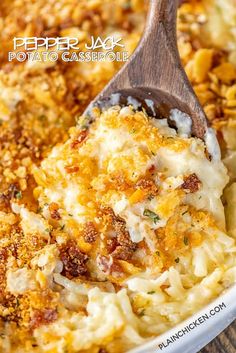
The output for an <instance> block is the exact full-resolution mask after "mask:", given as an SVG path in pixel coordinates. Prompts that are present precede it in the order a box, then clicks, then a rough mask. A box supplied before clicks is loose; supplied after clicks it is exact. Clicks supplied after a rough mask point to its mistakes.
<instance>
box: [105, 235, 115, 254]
mask: <svg viewBox="0 0 236 353" xmlns="http://www.w3.org/2000/svg"><path fill="white" fill-rule="evenodd" d="M117 246H118V242H117V239H116V238H112V239H107V242H106V248H107V251H108V254H110V253H112V252H113V251H114V250H115V249H116V247H117Z"/></svg>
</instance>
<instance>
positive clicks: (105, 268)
mask: <svg viewBox="0 0 236 353" xmlns="http://www.w3.org/2000/svg"><path fill="white" fill-rule="evenodd" d="M97 265H98V268H99V269H100V270H101V271H102V272H104V273H106V274H109V273H110V270H111V267H112V265H113V258H112V257H111V256H102V255H98V257H97Z"/></svg>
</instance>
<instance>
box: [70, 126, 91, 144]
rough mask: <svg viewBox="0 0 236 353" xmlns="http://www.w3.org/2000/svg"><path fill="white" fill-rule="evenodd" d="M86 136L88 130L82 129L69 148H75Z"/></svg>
mask: <svg viewBox="0 0 236 353" xmlns="http://www.w3.org/2000/svg"><path fill="white" fill-rule="evenodd" d="M87 137H88V130H82V131H81V132H80V134H79V135H78V136H77V139H76V140H74V141H73V142H72V143H71V148H77V147H78V146H79V145H80V144H81V143H82V142H83V141H84V140H85V139H86V138H87Z"/></svg>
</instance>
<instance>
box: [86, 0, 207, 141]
mask: <svg viewBox="0 0 236 353" xmlns="http://www.w3.org/2000/svg"><path fill="white" fill-rule="evenodd" d="M178 3H179V1H178V0H150V8H149V13H148V18H147V24H146V28H145V31H144V34H143V37H142V39H141V41H140V43H139V45H138V47H137V49H136V50H135V52H134V54H133V55H132V56H131V57H130V59H129V61H128V62H127V63H126V64H125V65H124V66H123V67H122V69H121V70H120V71H119V72H118V74H117V75H116V76H115V77H114V78H113V79H112V80H111V81H110V82H109V83H108V85H107V86H106V87H105V88H104V90H103V91H102V92H101V93H100V94H99V95H98V96H97V97H96V98H95V100H94V101H92V102H91V104H90V105H89V107H88V108H87V109H86V111H85V115H86V114H88V113H89V112H91V108H92V107H94V106H99V107H104V106H105V107H107V106H110V105H114V103H115V104H127V102H129V101H130V98H129V99H128V97H132V98H135V99H136V100H137V101H139V102H141V103H142V106H144V107H145V108H146V110H147V111H148V113H150V114H151V115H154V116H156V117H168V116H169V111H170V109H173V108H177V109H178V110H180V111H182V112H185V113H187V114H188V115H189V116H190V117H191V119H192V135H193V136H196V137H199V138H201V139H203V138H204V135H205V132H206V130H207V118H206V116H205V113H204V111H203V109H202V107H201V105H200V103H199V101H198V99H197V97H196V95H195V93H194V91H193V89H192V86H191V84H190V82H189V81H188V78H187V76H186V74H185V72H184V69H183V67H182V65H181V61H180V57H179V53H178V49H177V38H176V17H177V8H178ZM117 93H119V95H118V94H117ZM117 98H118V99H117ZM131 101H132V99H131ZM151 102H153V107H154V108H155V109H153V107H152V106H151V105H152V103H151ZM150 103H151V104H150ZM166 107H168V109H166ZM150 108H152V109H150Z"/></svg>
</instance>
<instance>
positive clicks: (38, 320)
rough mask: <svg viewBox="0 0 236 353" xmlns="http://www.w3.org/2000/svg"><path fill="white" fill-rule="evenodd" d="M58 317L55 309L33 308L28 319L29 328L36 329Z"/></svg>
mask: <svg viewBox="0 0 236 353" xmlns="http://www.w3.org/2000/svg"><path fill="white" fill-rule="evenodd" d="M57 317H58V314H57V311H56V309H49V308H47V309H43V310H39V309H37V310H35V311H34V314H33V317H32V318H31V321H30V327H31V329H33V330H34V329H36V328H38V327H39V326H41V325H48V324H51V323H52V322H53V321H56V320H57Z"/></svg>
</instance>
